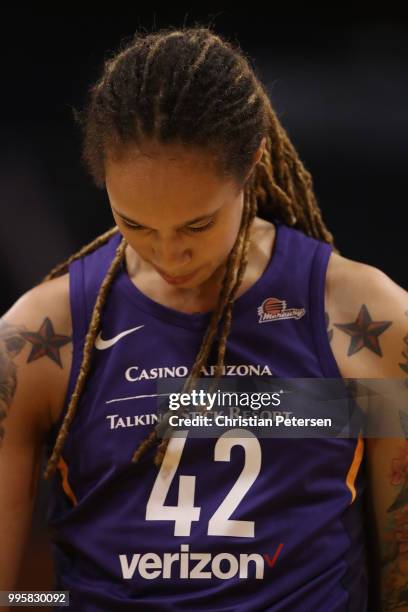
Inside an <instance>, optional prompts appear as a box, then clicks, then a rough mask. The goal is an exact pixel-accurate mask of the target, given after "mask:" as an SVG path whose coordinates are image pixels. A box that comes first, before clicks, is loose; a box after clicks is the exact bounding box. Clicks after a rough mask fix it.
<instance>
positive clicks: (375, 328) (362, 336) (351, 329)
mask: <svg viewBox="0 0 408 612" xmlns="http://www.w3.org/2000/svg"><path fill="white" fill-rule="evenodd" d="M390 325H391V321H373V320H372V319H371V317H370V314H369V312H368V309H367V306H366V305H365V304H363V305H362V306H361V308H360V312H359V313H358V315H357V319H356V320H355V321H353V322H351V323H334V326H335V327H337V328H338V329H340V330H341V331H344V333H346V334H348V335H349V336H351V342H350V346H349V349H348V353H347V355H348V356H350V355H354V354H355V353H358V351H361V349H362V348H364V347H366V348H368V349H369V350H370V351H373V353H376V355H379V356H380V357H382V352H381V347H380V343H379V341H378V336H380V335H381V334H382V333H383V332H385V330H386V329H388V327H389V326H390Z"/></svg>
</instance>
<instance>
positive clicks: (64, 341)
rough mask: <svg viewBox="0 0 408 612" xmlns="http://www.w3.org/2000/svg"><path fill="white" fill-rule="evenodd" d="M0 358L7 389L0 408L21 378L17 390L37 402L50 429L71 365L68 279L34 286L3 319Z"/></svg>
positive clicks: (57, 279) (61, 277) (4, 408)
mask: <svg viewBox="0 0 408 612" xmlns="http://www.w3.org/2000/svg"><path fill="white" fill-rule="evenodd" d="M0 357H1V365H2V369H1V370H0V377H1V378H2V381H3V384H5V385H6V386H8V387H9V393H8V395H7V394H5V395H4V396H3V397H0V403H1V401H3V404H9V403H10V402H11V400H12V397H10V393H11V391H10V389H11V388H12V387H13V385H14V388H16V387H17V386H18V384H19V378H21V379H23V378H24V383H21V384H24V385H27V386H31V387H32V392H35V394H36V396H37V397H38V398H39V401H38V409H39V410H43V411H44V414H42V415H39V416H40V418H41V419H43V425H44V427H46V426H49V425H51V424H52V422H53V421H54V417H55V411H58V409H59V407H60V406H61V402H62V401H63V398H64V392H65V391H66V388H67V385H68V377H69V372H70V366H71V361H72V321H71V309H70V299H69V275H68V274H64V275H62V276H60V277H58V278H55V279H52V280H49V281H46V282H44V283H41V284H39V285H36V286H35V287H33V288H32V289H30V290H28V291H27V292H26V293H24V294H23V295H22V296H21V297H20V298H19V299H18V300H17V301H16V302H15V303H14V304H13V306H12V307H11V308H10V309H9V310H8V311H7V312H6V313H4V315H3V316H2V317H1V319H0ZM7 377H8V378H7ZM10 377H11V378H10ZM13 380H14V382H13ZM6 408H7V406H4V407H3V410H6Z"/></svg>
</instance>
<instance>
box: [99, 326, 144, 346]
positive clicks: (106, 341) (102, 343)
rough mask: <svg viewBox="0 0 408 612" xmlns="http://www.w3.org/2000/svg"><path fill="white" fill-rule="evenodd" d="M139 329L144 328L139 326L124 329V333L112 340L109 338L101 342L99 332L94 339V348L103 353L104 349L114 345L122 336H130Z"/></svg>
mask: <svg viewBox="0 0 408 612" xmlns="http://www.w3.org/2000/svg"><path fill="white" fill-rule="evenodd" d="M141 327H144V325H139V326H138V327H132V329H125V331H123V332H121V333H120V334H118V335H117V336H114V337H113V338H109V340H103V338H102V336H101V332H99V334H98V335H97V337H96V339H95V347H96V348H97V349H99V350H100V351H104V350H105V349H108V348H110V347H111V346H113V345H114V344H116V343H117V342H118V341H119V340H121V339H122V338H123V337H124V336H127V335H128V334H131V333H132V332H134V331H136V330H137V329H140V328H141Z"/></svg>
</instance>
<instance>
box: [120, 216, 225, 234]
mask: <svg viewBox="0 0 408 612" xmlns="http://www.w3.org/2000/svg"><path fill="white" fill-rule="evenodd" d="M122 223H123V225H124V226H125V227H128V228H129V229H132V230H143V229H147V228H145V227H143V225H136V224H134V223H129V222H128V221H126V220H125V219H122ZM214 223H215V220H214V219H211V221H210V222H209V223H207V224H206V225H199V226H195V227H194V226H190V227H185V228H184V229H185V230H186V231H188V232H205V231H206V230H208V229H210V227H212V226H213V225H214Z"/></svg>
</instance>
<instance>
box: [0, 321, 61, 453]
mask: <svg viewBox="0 0 408 612" xmlns="http://www.w3.org/2000/svg"><path fill="white" fill-rule="evenodd" d="M27 342H29V343H30V344H31V345H32V348H31V352H30V354H29V356H28V359H27V363H30V362H31V361H36V360H37V359H40V357H43V356H47V357H49V358H50V359H51V360H52V361H54V362H55V363H56V364H58V365H59V366H60V367H61V368H62V362H61V357H60V351H59V349H60V348H61V347H62V346H64V345H65V344H68V342H71V338H70V337H69V336H62V335H60V334H55V333H54V328H53V325H52V323H51V321H50V319H49V318H48V317H46V318H45V319H44V321H43V323H42V325H41V327H40V329H39V330H38V331H37V332H30V331H27V330H26V328H25V327H24V326H16V325H10V324H9V323H7V322H6V321H4V320H1V319H0V446H1V443H2V440H3V438H4V427H3V425H2V423H3V421H4V419H5V418H6V416H7V413H8V410H9V408H10V405H11V402H12V400H13V397H14V395H15V392H16V387H17V366H16V364H15V363H14V361H13V359H14V357H16V356H17V355H18V354H19V353H20V352H21V350H22V349H23V347H24V346H25V345H26V344H27Z"/></svg>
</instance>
